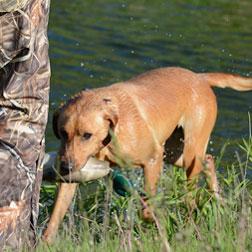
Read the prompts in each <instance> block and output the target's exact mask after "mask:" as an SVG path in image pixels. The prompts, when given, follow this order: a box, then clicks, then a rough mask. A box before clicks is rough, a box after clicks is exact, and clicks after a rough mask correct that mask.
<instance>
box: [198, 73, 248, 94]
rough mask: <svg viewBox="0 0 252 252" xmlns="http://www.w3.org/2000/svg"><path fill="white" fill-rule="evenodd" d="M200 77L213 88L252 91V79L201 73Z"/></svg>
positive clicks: (223, 74)
mask: <svg viewBox="0 0 252 252" xmlns="http://www.w3.org/2000/svg"><path fill="white" fill-rule="evenodd" d="M199 75H200V76H201V77H202V78H203V79H204V81H206V82H208V83H209V85H210V86H212V87H220V88H226V87H229V88H232V89H235V90H238V91H249V90H252V78H247V77H241V76H239V75H235V74H225V73H200V74H199Z"/></svg>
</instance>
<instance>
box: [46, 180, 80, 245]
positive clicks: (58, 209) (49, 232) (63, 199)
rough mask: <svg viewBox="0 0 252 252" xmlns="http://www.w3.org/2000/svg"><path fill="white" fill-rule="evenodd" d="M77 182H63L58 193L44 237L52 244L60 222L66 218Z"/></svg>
mask: <svg viewBox="0 0 252 252" xmlns="http://www.w3.org/2000/svg"><path fill="white" fill-rule="evenodd" d="M76 187H77V183H61V184H60V185H59V190H58V194H57V199H56V202H55V205H54V208H53V213H52V216H51V218H50V221H49V224H48V226H47V229H46V231H45V232H44V234H43V237H42V239H43V240H44V241H45V242H47V243H48V244H51V243H52V242H53V240H54V238H55V236H56V234H57V231H58V228H59V225H60V222H61V221H62V219H63V218H64V216H65V214H66V211H67V209H68V208H69V206H70V204H71V202H72V199H73V196H74V194H75V191H76Z"/></svg>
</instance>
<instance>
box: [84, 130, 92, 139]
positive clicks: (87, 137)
mask: <svg viewBox="0 0 252 252" xmlns="http://www.w3.org/2000/svg"><path fill="white" fill-rule="evenodd" d="M91 136H92V133H88V132H85V133H84V134H83V135H82V137H83V138H84V139H85V140H88V139H90V138H91Z"/></svg>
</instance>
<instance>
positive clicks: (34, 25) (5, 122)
mask: <svg viewBox="0 0 252 252" xmlns="http://www.w3.org/2000/svg"><path fill="white" fill-rule="evenodd" d="M49 4H50V0H29V2H28V3H27V5H26V6H25V7H24V8H23V9H20V10H18V11H15V12H8V13H0V174H1V175H0V251H1V248H2V247H3V246H10V247H12V248H17V249H18V248H20V246H22V245H23V244H25V245H29V246H31V245H34V244H35V240H36V239H35V238H36V236H35V229H36V222H37V217H38V200H39V189H40V185H41V178H42V167H41V160H42V159H43V155H44V132H45V127H46V123H47V114H48V99H49V79H50V65H49V59H48V39H47V25H48V16H49Z"/></svg>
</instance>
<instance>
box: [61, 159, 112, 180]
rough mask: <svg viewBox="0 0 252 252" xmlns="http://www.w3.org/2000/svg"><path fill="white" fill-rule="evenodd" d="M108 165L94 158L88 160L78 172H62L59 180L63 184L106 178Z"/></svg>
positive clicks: (108, 169)
mask: <svg viewBox="0 0 252 252" xmlns="http://www.w3.org/2000/svg"><path fill="white" fill-rule="evenodd" d="M110 170H111V169H110V167H109V163H108V162H106V161H101V160H98V159H96V158H94V157H90V158H88V160H87V162H86V163H85V165H83V166H81V168H80V169H78V170H68V172H66V170H63V171H62V172H61V177H62V178H61V179H62V180H63V181H65V182H70V183H71V182H87V181H90V180H95V179H99V178H101V177H104V176H106V175H107V174H108V173H109V172H110Z"/></svg>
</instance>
